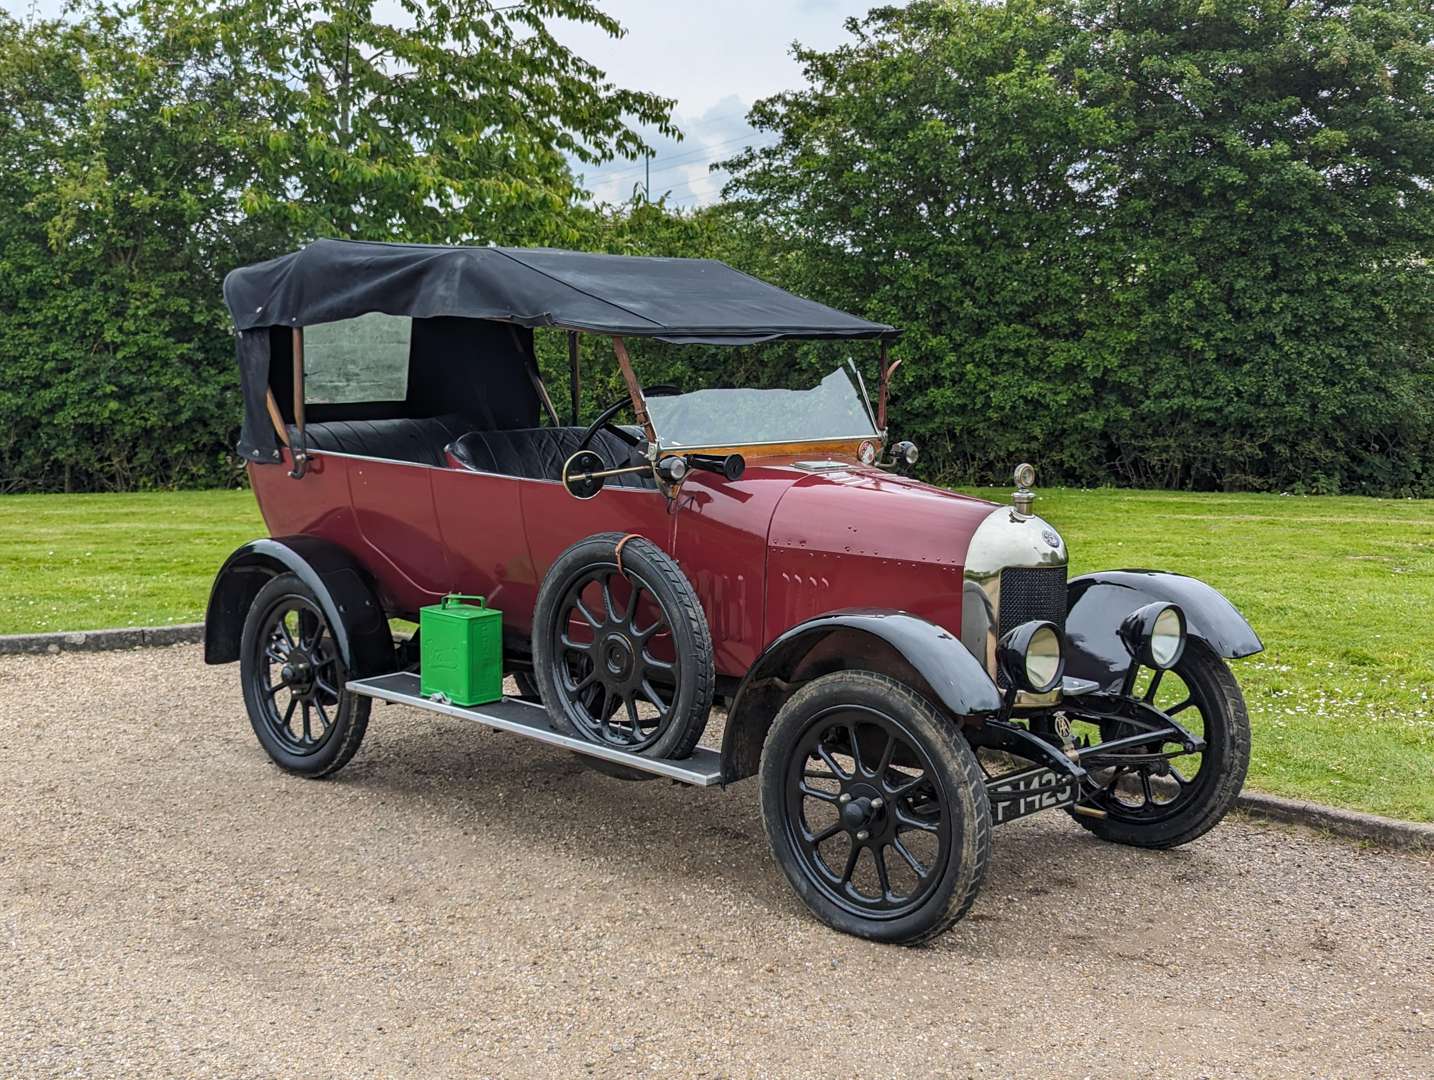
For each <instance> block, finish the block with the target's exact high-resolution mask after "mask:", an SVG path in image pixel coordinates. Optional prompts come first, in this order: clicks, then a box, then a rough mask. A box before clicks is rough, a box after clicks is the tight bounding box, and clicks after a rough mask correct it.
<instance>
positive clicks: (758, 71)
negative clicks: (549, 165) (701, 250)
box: [557, 0, 871, 206]
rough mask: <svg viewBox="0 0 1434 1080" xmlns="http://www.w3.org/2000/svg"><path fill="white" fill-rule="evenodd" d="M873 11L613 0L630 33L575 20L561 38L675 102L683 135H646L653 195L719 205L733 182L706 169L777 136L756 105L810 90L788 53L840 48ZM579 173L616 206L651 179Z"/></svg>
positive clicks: (632, 166)
mask: <svg viewBox="0 0 1434 1080" xmlns="http://www.w3.org/2000/svg"><path fill="white" fill-rule="evenodd" d="M870 6H871V4H870V3H869V2H862V0H785V2H784V0H768V2H765V3H764V2H762V0H712V2H710V3H695V2H693V0H679V2H677V3H673V2H672V0H606V2H605V3H603V5H602V7H603V9H604V10H605V11H607V12H608V13H610V14H611V15H613V16H614V17H616V18H617V19H618V21H619V22H621V23H622V24H623V27H624V28H625V29H626V31H627V33H626V35H625V36H624V37H622V38H619V39H616V40H614V39H612V38H609V37H607V36H606V35H605V34H603V33H602V32H601V31H599V30H597V29H596V28H595V27H591V26H574V25H571V24H568V25H567V26H565V27H561V28H560V29H559V30H558V31H557V33H558V36H559V38H560V39H561V40H562V41H563V42H564V43H566V44H567V45H569V46H570V47H571V48H573V49H574V50H575V51H576V52H578V53H579V54H580V55H581V56H583V57H585V58H586V59H588V60H590V61H592V62H593V63H594V64H596V65H597V66H598V67H600V68H602V69H603V70H604V71H606V72H607V75H608V77H609V79H611V80H612V81H613V82H614V83H616V84H617V85H619V86H623V87H628V88H631V89H634V90H649V91H652V92H653V93H656V94H661V95H662V96H664V97H669V98H674V99H676V101H677V106H676V109H675V119H676V122H677V127H678V128H679V130H681V131H682V133H683V135H684V136H685V137H684V139H683V140H682V141H681V142H675V141H673V140H671V139H668V138H666V137H664V136H661V135H657V134H656V133H655V132H651V131H646V130H644V132H643V134H644V136H645V137H646V138H647V141H648V143H649V144H651V145H652V147H653V149H654V150H655V151H656V153H655V154H654V156H653V159H652V162H651V168H652V182H651V183H652V186H651V191H652V196H653V197H654V198H656V197H658V196H659V195H661V194H662V193H663V192H670V196H669V201H670V202H672V203H674V204H677V205H682V206H693V205H700V204H703V203H708V202H711V201H713V200H714V199H715V198H716V197H717V195H718V193H719V192H720V191H721V189H722V184H723V183H724V182H725V181H726V174H725V173H716V174H712V173H709V171H708V166H709V165H710V164H711V163H712V162H714V161H721V160H723V159H726V158H729V157H732V156H734V155H735V154H737V153H738V152H739V151H740V150H741V149H742V147H743V146H745V145H748V144H750V143H758V142H762V141H765V140H766V139H768V138H770V137H769V136H764V135H759V134H758V133H757V132H754V131H753V130H752V129H751V128H749V127H748V126H747V123H746V119H745V117H746V113H747V111H748V110H749V109H750V108H751V107H752V104H753V103H754V102H756V101H757V100H758V99H759V98H764V97H767V96H769V95H771V94H775V93H778V92H780V91H782V90H788V89H794V88H797V87H799V86H801V85H803V80H802V72H801V68H800V67H799V66H798V65H797V63H796V61H795V60H793V59H792V57H791V46H792V44H793V42H795V41H800V42H801V43H802V44H803V45H805V46H809V47H817V48H830V47H832V46H834V45H837V44H838V43H840V42H842V41H844V40H845V39H846V32H845V30H844V29H843V25H842V24H843V23H844V21H845V20H846V18H847V17H848V16H851V15H862V14H865V12H866V11H867V9H868V8H869V7H870ZM577 171H578V172H580V173H581V174H583V175H584V177H585V178H586V179H587V181H588V186H589V188H590V189H591V190H592V191H593V192H594V194H596V195H597V196H598V197H599V198H600V199H603V200H606V201H609V202H615V201H619V200H622V199H625V198H627V197H628V196H629V195H630V194H631V193H632V188H633V185H634V184H641V183H643V181H644V179H645V176H646V174H645V172H644V169H643V163H642V162H641V161H637V162H630V161H615V162H609V163H607V164H605V165H602V166H600V167H596V168H594V167H591V166H577Z"/></svg>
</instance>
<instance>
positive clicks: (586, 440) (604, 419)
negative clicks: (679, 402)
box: [578, 384, 682, 452]
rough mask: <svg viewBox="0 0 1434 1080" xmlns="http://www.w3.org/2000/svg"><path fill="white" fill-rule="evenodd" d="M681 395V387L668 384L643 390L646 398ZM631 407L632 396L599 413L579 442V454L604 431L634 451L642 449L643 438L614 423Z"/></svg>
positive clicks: (621, 399) (619, 400) (623, 398)
mask: <svg viewBox="0 0 1434 1080" xmlns="http://www.w3.org/2000/svg"><path fill="white" fill-rule="evenodd" d="M680 393H682V389H681V388H680V387H677V386H669V385H667V384H663V385H660V386H649V387H644V388H643V390H642V396H643V397H644V398H650V397H671V396H672V395H673V394H680ZM631 406H632V398H631V396H628V397H622V398H619V399H618V400H617V401H614V402H613V403H612V404H611V405H609V406H608V407H607V408H606V409H604V410H603V411H602V412H600V413H598V415H597V419H596V420H594V421H593V422H592V423H591V424H589V425H588V427H587V430H586V431H584V432H583V437H582V438H581V439H580V440H579V441H578V452H581V451H583V450H586V449H588V447H590V446H591V445H592V441H593V438H594V437H595V436H596V435H597V433H598V431H599V430H602V429H606V430H607V431H610V432H611V433H612V434H614V435H616V436H617V437H618V438H619V439H621V440H622V441H623V442H625V443H627V445H628V446H630V447H632V448H633V449H634V450H636V449H637V448H638V447H640V446H641V445H642V444H643V442H644V441H645V440H644V439H643V438H642V437H641V436H638V435H634V434H633V433H632V432H630V431H627V430H625V429H624V428H621V427H619V426H618V425H616V424H614V423H613V422H612V419H613V417H614V416H616V415H617V414H618V413H620V412H622V410H623V409H626V408H630V407H631Z"/></svg>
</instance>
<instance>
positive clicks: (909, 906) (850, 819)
mask: <svg viewBox="0 0 1434 1080" xmlns="http://www.w3.org/2000/svg"><path fill="white" fill-rule="evenodd" d="M761 791H762V820H763V822H764V824H765V825H766V830H767V839H768V840H769V841H770V842H771V845H772V852H773V854H774V855H775V856H776V858H777V862H778V864H779V865H780V866H781V868H782V871H783V872H784V873H785V874H786V875H787V880H789V881H790V882H791V883H792V887H793V888H794V889H796V891H797V895H798V896H800V897H801V898H802V900H803V901H804V902H805V903H806V905H807V907H809V908H810V909H811V910H812V912H813V913H814V914H815V915H816V916H817V918H819V919H821V920H822V922H824V923H826V924H827V925H828V926H831V927H833V928H835V929H837V930H842V931H844V932H846V933H848V934H855V935H857V936H858V937H864V938H871V939H872V940H875V941H888V942H899V943H903V944H916V943H919V942H922V941H926V940H929V939H930V938H933V937H935V936H936V935H938V934H940V933H942V932H943V931H945V930H947V929H948V928H949V927H950V926H951V925H952V924H953V923H955V922H956V921H957V920H959V919H960V918H961V917H962V916H963V915H965V914H966V912H967V910H968V909H969V908H970V907H971V904H972V902H973V901H974V900H975V899H976V894H977V893H978V892H979V891H980V888H981V882H982V880H983V879H984V878H985V876H986V864H987V862H988V861H989V858H990V853H991V805H990V802H989V800H988V799H987V798H986V788H985V784H984V781H983V779H982V776H981V770H980V767H979V766H978V765H977V763H976V758H975V755H974V754H973V753H972V752H971V747H970V746H969V745H968V744H967V742H966V740H965V738H963V737H962V735H961V734H960V732H959V731H958V730H957V728H956V726H955V725H954V724H953V723H952V722H951V721H950V720H949V719H947V718H946V717H944V716H942V715H941V714H940V713H938V712H937V711H936V709H935V708H933V707H932V706H931V704H930V703H929V702H927V701H926V700H925V699H924V698H922V697H921V696H919V695H918V694H916V693H915V692H913V691H912V690H911V689H910V688H909V687H907V686H905V685H904V684H902V683H899V682H897V681H896V680H895V679H890V678H888V677H886V676H885V675H878V674H875V673H873V672H869V671H842V672H837V673H835V674H832V675H825V676H823V677H822V678H820V679H814V680H813V681H812V682H810V683H808V684H807V685H806V686H804V687H802V688H801V689H800V690H798V691H797V692H796V693H795V694H794V695H792V697H791V698H790V699H789V700H788V701H787V703H786V704H785V705H783V706H782V708H781V711H780V712H778V713H777V718H776V720H775V722H774V723H773V724H772V730H771V731H770V732H769V733H768V735H767V741H766V745H765V746H764V747H763V748H762V765H761Z"/></svg>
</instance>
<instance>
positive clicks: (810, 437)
mask: <svg viewBox="0 0 1434 1080" xmlns="http://www.w3.org/2000/svg"><path fill="white" fill-rule="evenodd" d="M647 412H648V415H649V416H650V417H651V418H652V426H653V428H654V429H655V430H656V432H657V441H658V443H659V445H661V447H662V448H663V449H664V450H677V449H685V450H690V449H699V448H701V447H706V446H713V447H716V446H754V445H757V444H759V443H786V442H809V441H814V440H818V439H867V438H872V437H874V436H875V434H876V427H875V425H874V424H873V423H872V420H871V413H870V412H869V411H868V409H867V406H866V401H865V399H864V398H863V397H862V394H861V391H860V390H859V389H858V388H857V386H856V384H855V383H854V382H853V381H852V378H851V376H850V375H848V374H847V372H846V371H845V370H843V369H841V368H838V369H837V370H836V371H833V372H832V373H831V374H830V375H828V376H827V377H826V378H825V379H823V380H822V381H821V382H820V383H818V384H817V385H816V386H814V387H812V388H811V389H810V390H697V391H694V392H693V393H690V394H673V395H665V396H659V397H650V398H648V399H647Z"/></svg>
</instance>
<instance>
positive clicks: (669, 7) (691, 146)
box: [0, 0, 874, 206]
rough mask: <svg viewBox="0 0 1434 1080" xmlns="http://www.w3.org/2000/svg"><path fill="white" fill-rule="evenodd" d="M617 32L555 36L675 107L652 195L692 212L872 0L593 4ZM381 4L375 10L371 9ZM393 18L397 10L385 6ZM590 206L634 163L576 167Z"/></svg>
mask: <svg viewBox="0 0 1434 1080" xmlns="http://www.w3.org/2000/svg"><path fill="white" fill-rule="evenodd" d="M600 2H601V6H602V8H603V9H604V10H605V11H607V12H608V13H609V14H611V15H613V16H615V17H616V18H617V19H618V20H619V21H620V22H621V23H622V24H623V26H624V27H625V28H626V30H627V34H626V36H625V37H623V38H620V39H618V40H616V41H614V40H612V39H611V38H608V37H607V36H606V35H605V34H603V33H602V32H601V31H599V30H597V29H595V28H593V27H590V26H575V25H571V24H568V25H565V26H560V27H559V28H558V33H559V37H560V38H561V39H562V40H564V41H566V42H567V43H568V44H569V45H570V46H571V47H572V48H573V49H574V50H575V51H576V52H577V53H578V54H579V55H581V56H584V57H586V58H587V59H588V60H591V61H592V62H593V63H595V64H597V66H598V67H600V68H602V69H603V70H604V71H606V72H607V73H608V76H609V77H610V78H611V79H612V81H613V82H615V83H616V84H617V85H619V86H623V87H627V88H630V89H634V90H650V91H652V92H654V93H657V94H661V95H662V96H664V97H670V98H675V99H676V100H677V108H676V120H677V126H678V127H679V128H680V129H681V130H682V132H683V135H684V136H685V138H684V139H683V140H682V141H681V142H680V143H679V142H674V141H673V140H671V139H668V138H665V137H663V136H660V135H657V134H656V133H654V132H646V133H645V134H646V135H647V136H648V142H649V143H650V144H651V145H652V146H653V147H654V148H655V150H656V156H655V157H654V158H653V160H652V194H653V197H654V198H655V197H657V196H658V195H660V194H661V193H662V192H664V191H670V192H671V201H672V202H673V203H676V204H680V205H683V206H692V205H695V204H700V203H704V202H709V201H711V200H712V199H713V198H714V197H715V196H716V194H717V192H718V191H719V190H720V189H721V186H722V180H723V177H722V175H721V174H716V175H713V174H710V173H709V171H708V165H709V163H711V162H712V161H717V160H721V159H722V158H726V157H729V156H731V155H732V154H734V153H736V152H737V151H739V150H741V149H742V147H743V146H745V145H747V144H748V143H750V142H753V141H761V139H760V137H758V136H757V135H756V133H755V132H753V131H751V129H750V128H748V127H747V123H746V120H745V116H746V113H747V110H748V108H750V107H751V105H752V103H753V102H755V101H756V100H757V99H758V98H762V97H766V96H767V95H769V94H772V93H775V92H777V91H779V90H785V89H788V88H790V87H795V86H800V85H801V83H802V79H801V70H800V69H799V68H798V67H797V64H796V63H795V62H794V61H793V60H792V58H791V55H790V51H791V45H792V42H793V41H800V42H801V43H802V44H803V45H808V46H816V47H819V48H830V47H832V46H834V45H836V44H838V43H839V42H841V41H842V40H843V39H844V38H845V36H846V35H845V33H844V31H843V30H842V23H843V21H844V20H845V19H846V18H847V16H849V15H860V14H863V13H864V12H865V11H866V10H867V9H868V8H869V7H871V6H872V5H873V2H874V0H600ZM0 5H3V6H4V7H5V8H7V9H8V10H9V11H11V12H12V13H13V14H15V15H16V16H18V17H20V18H24V17H25V15H26V13H27V12H29V11H31V10H35V11H38V12H39V13H40V14H41V15H53V14H57V13H58V12H59V11H60V10H61V8H62V7H63V0H0ZM384 6H385V5H384V4H383V3H382V2H381V3H380V10H382V8H383V7H384ZM392 7H393V9H394V10H395V15H396V12H397V5H396V4H394V5H392ZM582 171H583V172H584V174H585V175H586V177H587V179H588V183H589V187H590V188H591V190H592V191H594V192H595V193H596V194H597V195H598V197H599V198H602V199H605V200H607V201H614V202H615V201H618V200H620V199H623V198H625V197H626V196H627V195H628V194H630V193H631V191H632V187H633V185H634V184H639V183H641V182H642V180H643V172H644V170H643V164H642V162H627V161H616V162H610V163H608V164H606V165H604V166H602V167H601V168H584V169H583V170H582Z"/></svg>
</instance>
